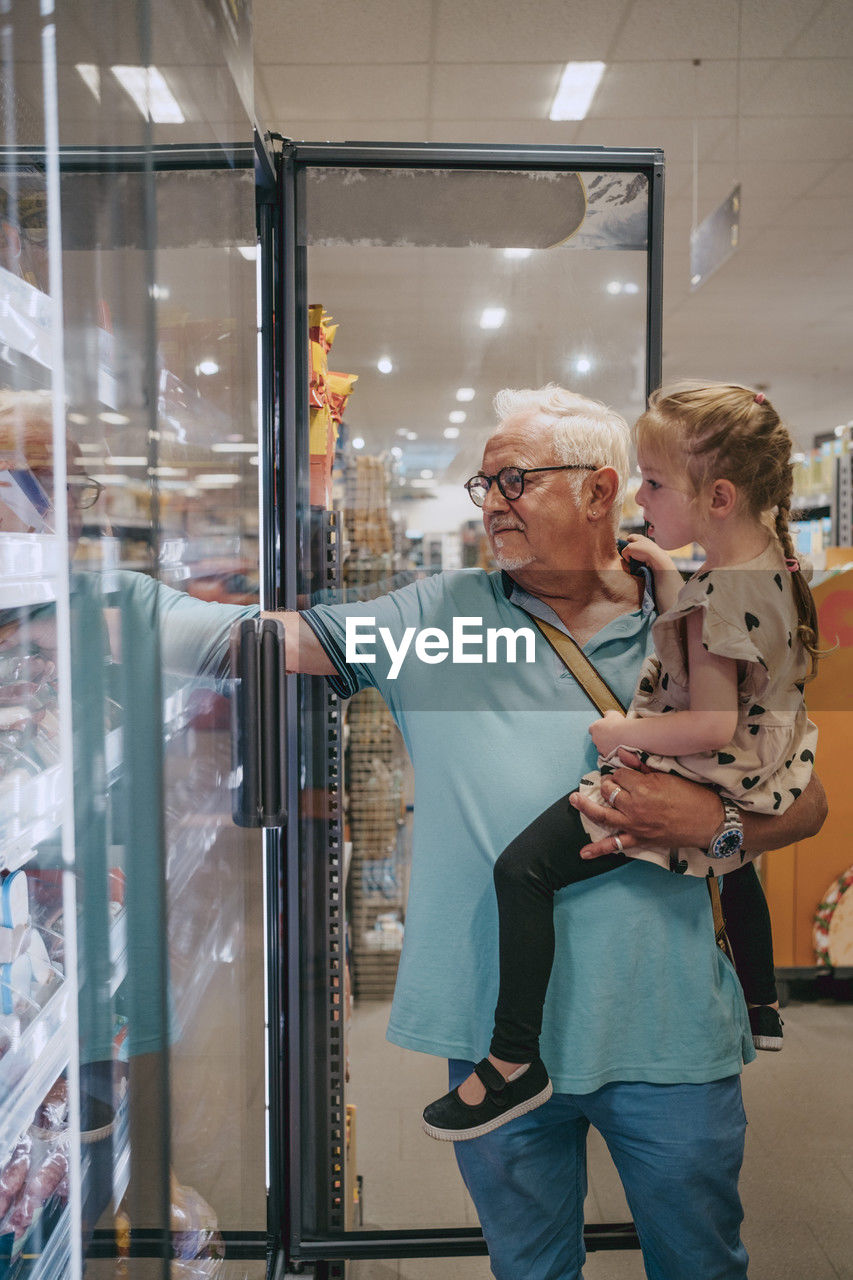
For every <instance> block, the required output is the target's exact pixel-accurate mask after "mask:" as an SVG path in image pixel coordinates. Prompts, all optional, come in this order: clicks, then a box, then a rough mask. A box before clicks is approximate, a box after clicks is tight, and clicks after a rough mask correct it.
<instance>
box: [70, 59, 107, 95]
mask: <svg viewBox="0 0 853 1280" xmlns="http://www.w3.org/2000/svg"><path fill="white" fill-rule="evenodd" d="M74 70H75V71H76V72H77V74H78V75H79V76H80V78H81V80H82V81H83V83H84V84H85V85H86V88H87V89H89V90H90V91H91V93H92V97H93V98H96V99H97V100H98V102H100V101H101V71H100V67H96V66H95V64H94V63H93V62H78V63H77V64H76V66H75V68H74Z"/></svg>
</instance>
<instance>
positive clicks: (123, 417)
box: [98, 413, 130, 427]
mask: <svg viewBox="0 0 853 1280" xmlns="http://www.w3.org/2000/svg"><path fill="white" fill-rule="evenodd" d="M98 418H99V420H100V421H101V422H106V423H107V425H108V426H110V427H126V426H127V424H128V423H129V422H130V418H128V416H127V414H126V413H99V414H98Z"/></svg>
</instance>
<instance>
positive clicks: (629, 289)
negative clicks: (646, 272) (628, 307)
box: [623, 280, 640, 293]
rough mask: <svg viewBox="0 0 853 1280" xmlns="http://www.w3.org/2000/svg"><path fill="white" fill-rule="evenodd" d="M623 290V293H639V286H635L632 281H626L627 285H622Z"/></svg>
mask: <svg viewBox="0 0 853 1280" xmlns="http://www.w3.org/2000/svg"><path fill="white" fill-rule="evenodd" d="M623 289H624V292H625V293H639V292H640V286H639V285H638V284H635V283H634V281H633V280H629V281H628V283H627V284H626V285H624V286H623Z"/></svg>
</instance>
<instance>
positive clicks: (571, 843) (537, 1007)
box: [489, 796, 776, 1063]
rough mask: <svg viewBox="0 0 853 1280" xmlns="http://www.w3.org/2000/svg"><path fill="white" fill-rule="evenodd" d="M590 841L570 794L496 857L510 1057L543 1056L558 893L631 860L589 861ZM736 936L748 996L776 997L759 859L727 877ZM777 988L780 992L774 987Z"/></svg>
mask: <svg viewBox="0 0 853 1280" xmlns="http://www.w3.org/2000/svg"><path fill="white" fill-rule="evenodd" d="M589 843H590V838H589V836H588V835H587V833H586V831H584V828H583V824H582V822H581V820H580V815H579V813H578V812H577V810H576V809H574V808H573V807H572V806H571V805H570V804H569V798H568V796H563V797H562V798H561V799H560V800H558V801H556V803H555V804H552V805H551V806H550V808H548V809H546V810H545V811H544V812H543V813H541V814H540V815H539V816H538V817H537V818H535V819H534V820H533V822H531V824H530V826H529V827H526V828H525V830H524V831H522V832H521V834H520V835H518V836H516V837H515V839H514V840H513V841H512V843H511V844H509V845H507V847H506V849H504V851H503V853H502V854H501V856H500V857H499V858H498V860H497V862H496V863H495V871H494V876H495V891H496V893H497V898H498V918H499V923H500V957H499V958H500V989H499V993H498V1003H497V1008H496V1009H495V1029H494V1033H493V1036H492V1043H491V1046H490V1050H489V1052H490V1053H492V1054H493V1055H494V1057H496V1058H500V1059H501V1060H502V1061H504V1062H519V1063H520V1062H532V1061H533V1059H534V1058H536V1057H538V1056H539V1034H540V1032H541V1030H542V1010H543V1007H544V1004H545V993H546V991H547V989H548V981H549V979H550V977H551V968H552V965H553V963H554V894H555V893H556V892H557V890H558V889H564V888H565V887H566V886H567V885H570V884H578V883H579V882H580V881H581V880H590V879H592V877H593V876H600V875H602V874H604V873H605V872H607V871H613V870H614V869H615V868H616V867H623V866H625V864H626V863H627V862H629V861H630V859H629V858H627V857H626V856H625V855H624V854H622V853H611V854H605V855H604V856H603V857H601V858H591V859H590V860H589V861H585V860H584V859H583V858H581V857H580V850H581V849H582V848H583V846H584V845H586V844H589ZM723 884H724V889H725V892H724V897H723V902H724V909H725V913H726V925H727V932H728V936H729V941H730V942H731V944H732V952H733V954H734V957H735V963H736V965H737V969H738V976H739V978H740V980H741V983H742V984H743V987H744V993H745V995H746V998H747V1000H749V1001H750V1002H751V1003H755V1004H770V1003H772V1002H773V1000H775V998H776V988H775V982H774V980H773V946H772V941H771V937H770V913H769V911H768V910H767V902H766V900H765V898H764V894H763V892H762V889H761V885H760V883H759V880H758V876H757V875H756V873H755V868H754V867H753V865H752V863H748V864H747V865H746V866H744V867H741V868H740V869H739V870H738V871H735V872H729V874H728V875H726V876H725V878H724V880H723ZM771 992H772V994H771Z"/></svg>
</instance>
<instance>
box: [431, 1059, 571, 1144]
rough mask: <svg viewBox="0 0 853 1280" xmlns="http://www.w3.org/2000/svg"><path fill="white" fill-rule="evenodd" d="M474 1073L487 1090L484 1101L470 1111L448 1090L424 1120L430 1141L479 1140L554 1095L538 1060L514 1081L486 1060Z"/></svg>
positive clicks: (543, 1066) (453, 1090) (434, 1103)
mask: <svg viewBox="0 0 853 1280" xmlns="http://www.w3.org/2000/svg"><path fill="white" fill-rule="evenodd" d="M474 1070H475V1072H476V1073H477V1075H478V1076H479V1077H480V1079H481V1080H482V1082H483V1084H484V1085H485V1086H486V1096H485V1098H484V1099H483V1101H482V1102H481V1103H479V1105H478V1106H475V1107H472V1106H469V1105H468V1103H467V1102H463V1101H462V1099H461V1098H460V1097H459V1091H458V1090H457V1089H451V1091H450V1093H446V1094H445V1095H444V1097H443V1098H439V1099H438V1101H437V1102H431V1103H430V1104H429V1106H428V1107H427V1108H426V1110H425V1111H424V1119H423V1126H424V1129H425V1130H426V1132H427V1133H428V1134H429V1136H430V1137H431V1138H439V1139H442V1140H444V1141H446V1142H465V1141H467V1139H468V1138H481V1137H482V1136H483V1134H484V1133H491V1132H492V1130H493V1129H499V1128H500V1126H501V1125H502V1124H506V1123H507V1121H508V1120H514V1119H515V1118H516V1116H523V1115H524V1114H525V1113H526V1112H528V1111H534V1110H535V1109H536V1107H541V1106H542V1103H543V1102H547V1101H548V1099H549V1098H550V1096H551V1094H552V1093H553V1092H554V1087H553V1085H552V1084H551V1081H550V1080H549V1079H548V1072H547V1071H546V1070H545V1064H544V1062H543V1061H542V1059H541V1058H537V1059H536V1061H535V1062H531V1064H530V1066H529V1067H528V1068H527V1070H526V1071H525V1073H524V1075H522V1076H519V1077H518V1079H517V1080H504V1078H503V1076H502V1075H501V1073H500V1072H499V1071H498V1069H497V1067H494V1066H493V1065H492V1063H491V1062H489V1059H488V1058H483V1061H482V1062H478V1063H477V1065H476V1067H475V1068H474Z"/></svg>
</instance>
